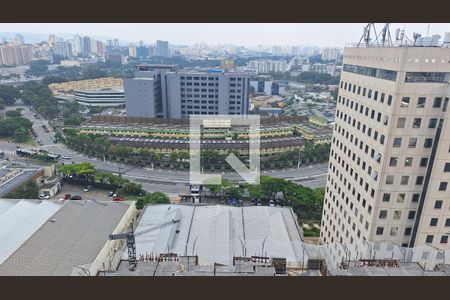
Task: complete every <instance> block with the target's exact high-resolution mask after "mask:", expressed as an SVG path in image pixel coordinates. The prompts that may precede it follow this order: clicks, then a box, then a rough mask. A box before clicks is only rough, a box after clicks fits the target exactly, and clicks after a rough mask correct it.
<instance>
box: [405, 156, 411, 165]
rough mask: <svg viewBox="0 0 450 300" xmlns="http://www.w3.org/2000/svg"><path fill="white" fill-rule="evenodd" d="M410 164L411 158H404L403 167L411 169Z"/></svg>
mask: <svg viewBox="0 0 450 300" xmlns="http://www.w3.org/2000/svg"><path fill="white" fill-rule="evenodd" d="M412 163H413V158H412V157H407V158H405V167H411V166H412Z"/></svg>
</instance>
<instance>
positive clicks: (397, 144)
mask: <svg viewBox="0 0 450 300" xmlns="http://www.w3.org/2000/svg"><path fill="white" fill-rule="evenodd" d="M401 145H402V138H394V144H393V145H392V147H395V148H398V147H400V146H401Z"/></svg>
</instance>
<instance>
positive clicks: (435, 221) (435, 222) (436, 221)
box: [430, 218, 438, 226]
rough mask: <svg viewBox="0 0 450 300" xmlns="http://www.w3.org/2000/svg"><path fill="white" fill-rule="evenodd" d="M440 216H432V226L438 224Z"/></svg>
mask: <svg viewBox="0 0 450 300" xmlns="http://www.w3.org/2000/svg"><path fill="white" fill-rule="evenodd" d="M437 223H438V218H431V220H430V226H437Z"/></svg>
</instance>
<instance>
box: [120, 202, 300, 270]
mask: <svg viewBox="0 0 450 300" xmlns="http://www.w3.org/2000/svg"><path fill="white" fill-rule="evenodd" d="M173 219H178V220H179V222H177V223H173V224H170V225H168V226H165V227H163V228H160V229H157V230H154V231H151V232H147V233H144V234H141V235H137V236H136V256H137V257H138V258H139V257H141V258H142V257H146V256H149V255H160V254H161V253H176V254H177V255H178V256H186V255H192V256H198V264H199V265H201V266H213V265H214V264H222V265H227V266H231V265H233V257H237V256H253V255H261V253H264V256H267V257H284V258H286V260H287V262H288V264H292V265H297V264H299V262H301V261H302V258H303V254H304V253H303V252H302V246H301V245H302V237H301V234H300V229H299V226H298V224H297V221H296V217H295V215H294V213H293V211H292V209H291V208H288V207H262V206H260V207H229V206H222V205H212V206H191V205H174V204H170V205H166V204H164V205H163V204H161V205H148V206H147V207H146V208H145V210H144V211H143V213H142V214H141V217H140V220H139V221H138V225H137V228H136V230H135V232H136V233H138V232H141V231H144V230H146V229H148V228H152V227H155V226H158V225H159V224H162V223H165V222H167V221H168V220H173ZM305 255H306V254H305ZM127 258H128V253H127V252H126V251H125V252H124V253H123V256H122V259H125V260H126V259H127Z"/></svg>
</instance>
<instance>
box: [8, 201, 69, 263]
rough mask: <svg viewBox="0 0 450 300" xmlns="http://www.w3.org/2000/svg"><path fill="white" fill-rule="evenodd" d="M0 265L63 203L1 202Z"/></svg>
mask: <svg viewBox="0 0 450 300" xmlns="http://www.w3.org/2000/svg"><path fill="white" fill-rule="evenodd" d="M0 203H1V207H2V208H6V207H7V208H8V209H7V210H5V211H4V212H3V213H2V214H1V215H0V265H1V264H2V263H3V262H4V261H5V260H6V259H8V257H9V256H10V255H11V254H13V253H14V251H16V250H17V249H18V248H19V247H20V246H21V245H22V244H23V243H24V242H25V241H26V240H27V239H28V238H29V237H30V236H32V235H33V234H34V233H35V232H36V230H38V229H39V228H40V227H41V226H42V225H43V224H44V223H45V222H46V221H47V220H48V219H49V218H50V217H51V216H52V215H53V214H54V213H55V212H56V211H58V209H60V207H61V203H57V202H53V201H36V200H16V201H15V202H14V201H9V200H0Z"/></svg>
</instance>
